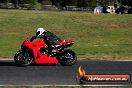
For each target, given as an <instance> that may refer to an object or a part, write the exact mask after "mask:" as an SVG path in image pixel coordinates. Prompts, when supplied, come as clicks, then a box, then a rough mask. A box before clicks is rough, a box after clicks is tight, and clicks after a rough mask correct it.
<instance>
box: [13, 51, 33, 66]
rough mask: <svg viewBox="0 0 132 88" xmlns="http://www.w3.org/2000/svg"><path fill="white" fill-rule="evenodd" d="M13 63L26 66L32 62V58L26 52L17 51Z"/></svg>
mask: <svg viewBox="0 0 132 88" xmlns="http://www.w3.org/2000/svg"><path fill="white" fill-rule="evenodd" d="M14 61H15V63H16V64H17V65H20V66H28V65H30V64H31V63H32V62H33V58H31V55H30V52H29V51H28V50H19V51H18V52H17V53H16V54H15V56H14Z"/></svg>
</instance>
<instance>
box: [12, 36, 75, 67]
mask: <svg viewBox="0 0 132 88" xmlns="http://www.w3.org/2000/svg"><path fill="white" fill-rule="evenodd" d="M30 38H31V37H30ZM30 38H29V37H28V38H27V39H26V40H25V41H24V42H23V44H22V45H21V50H19V51H18V52H17V53H16V54H15V56H14V61H15V63H16V64H18V65H21V66H28V65H30V64H31V63H35V64H45V65H49V64H51V65H57V64H58V63H60V64H61V65H65V66H68V65H74V64H75V63H76V61H77V56H76V54H75V52H74V51H72V50H71V49H66V48H68V47H70V46H72V45H73V44H74V40H64V41H61V42H58V43H57V44H56V45H52V47H53V48H52V49H49V48H48V46H47V45H46V43H45V42H44V39H43V38H41V39H39V40H36V41H33V42H30V41H29V39H30Z"/></svg>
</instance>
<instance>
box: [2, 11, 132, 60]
mask: <svg viewBox="0 0 132 88" xmlns="http://www.w3.org/2000/svg"><path fill="white" fill-rule="evenodd" d="M38 27H44V28H45V29H46V30H48V31H51V32H53V33H55V34H56V35H58V36H59V37H60V38H61V39H75V40H76V43H75V45H73V46H72V47H71V49H73V50H74V51H75V52H76V53H77V55H78V57H79V59H82V58H85V59H88V60H97V59H98V60H123V59H129V60H132V15H127V14H125V15H117V14H101V15H94V14H93V13H87V12H61V11H60V12H50V11H25V10H0V57H5V58H13V56H14V54H15V53H16V52H17V51H18V50H19V49H20V45H21V43H22V42H23V40H24V39H25V38H26V37H27V36H28V35H33V34H35V30H36V28H38Z"/></svg>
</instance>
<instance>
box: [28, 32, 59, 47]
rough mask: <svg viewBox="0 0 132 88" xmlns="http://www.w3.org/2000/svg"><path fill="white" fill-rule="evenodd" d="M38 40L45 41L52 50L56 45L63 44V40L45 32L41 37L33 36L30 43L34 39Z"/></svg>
mask: <svg viewBox="0 0 132 88" xmlns="http://www.w3.org/2000/svg"><path fill="white" fill-rule="evenodd" d="M36 38H43V39H44V42H45V43H46V44H47V46H48V48H50V49H51V48H52V45H55V44H57V43H58V42H61V39H60V38H58V37H57V36H56V35H55V34H53V33H51V32H49V31H45V32H44V33H43V34H42V35H41V36H39V37H37V35H36V36H33V37H32V38H31V39H30V42H32V41H33V40H34V39H36Z"/></svg>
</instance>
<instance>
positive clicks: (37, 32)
mask: <svg viewBox="0 0 132 88" xmlns="http://www.w3.org/2000/svg"><path fill="white" fill-rule="evenodd" d="M44 32H45V30H44V28H38V29H37V31H36V36H37V37H40V36H42V35H43V33H44Z"/></svg>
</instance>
